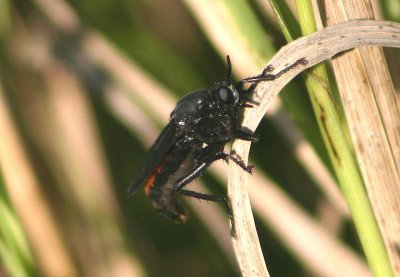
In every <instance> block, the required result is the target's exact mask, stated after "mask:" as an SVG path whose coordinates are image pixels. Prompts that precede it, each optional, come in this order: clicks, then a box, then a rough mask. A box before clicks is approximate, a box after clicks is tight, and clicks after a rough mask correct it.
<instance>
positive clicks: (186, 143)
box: [128, 56, 306, 237]
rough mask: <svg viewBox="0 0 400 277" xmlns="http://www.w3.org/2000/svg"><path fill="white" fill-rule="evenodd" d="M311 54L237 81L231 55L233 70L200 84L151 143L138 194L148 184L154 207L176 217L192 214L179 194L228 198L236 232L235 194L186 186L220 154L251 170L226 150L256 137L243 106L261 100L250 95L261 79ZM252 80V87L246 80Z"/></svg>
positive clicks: (133, 190) (179, 220)
mask: <svg viewBox="0 0 400 277" xmlns="http://www.w3.org/2000/svg"><path fill="white" fill-rule="evenodd" d="M305 63H306V60H305V59H300V60H298V61H297V62H295V63H293V64H291V65H290V66H288V67H286V68H285V69H283V70H282V71H280V72H279V73H277V74H268V72H269V71H271V70H272V67H271V66H269V67H267V68H266V69H265V70H264V71H263V73H262V74H261V75H259V76H256V77H250V78H247V79H243V80H242V81H239V82H238V83H236V84H234V83H233V82H232V80H231V79H230V75H231V68H232V66H231V62H230V59H229V56H227V66H228V74H227V78H224V79H222V80H220V81H218V82H216V83H214V84H213V85H212V86H211V87H210V88H202V89H198V90H195V91H193V92H190V93H188V94H187V95H185V96H183V97H182V98H181V99H180V100H179V101H178V103H177V104H176V107H175V109H174V110H173V111H172V113H171V115H170V121H169V123H168V124H167V126H166V127H165V128H164V130H163V131H162V132H161V134H160V136H159V137H158V138H157V140H156V141H155V142H154V144H153V146H152V147H151V148H150V150H149V152H148V153H147V156H146V157H145V159H144V162H143V164H142V165H141V167H140V168H139V170H138V172H137V174H136V177H135V178H134V179H133V181H132V183H131V184H130V186H129V189H128V194H129V196H133V195H134V194H135V193H136V192H137V191H138V189H139V188H140V187H142V186H144V190H145V193H146V194H147V196H148V197H149V198H150V199H151V200H152V203H153V205H154V207H155V208H156V209H157V210H158V211H159V212H160V213H162V214H163V215H165V216H166V217H168V218H169V219H171V220H172V221H174V222H176V223H184V222H185V221H186V220H187V218H188V215H187V213H186V211H185V209H184V208H183V207H182V205H181V203H180V202H179V201H178V199H177V195H178V194H180V195H184V196H189V197H194V198H197V199H203V200H208V201H215V202H220V203H222V204H224V206H225V208H226V210H227V213H228V216H229V218H230V220H231V226H232V228H231V234H232V236H234V237H235V236H236V234H235V223H234V217H233V213H232V209H231V204H230V200H229V198H228V197H227V196H224V195H210V194H204V193H200V192H196V191H192V190H187V189H185V186H186V185H187V184H189V183H190V182H191V181H193V180H194V179H195V178H197V177H198V176H199V175H201V174H202V173H203V172H204V170H206V168H207V167H209V166H210V165H211V164H212V163H213V162H214V161H217V160H225V161H227V160H231V161H233V162H234V163H236V164H237V165H238V166H240V167H241V168H242V169H243V170H245V171H246V172H248V173H251V172H252V168H253V167H252V166H248V165H246V164H245V163H244V162H243V161H242V160H241V159H240V157H235V156H234V155H231V154H229V153H225V152H224V148H225V145H226V144H227V143H228V142H230V141H232V140H233V139H242V140H247V141H256V140H257V136H256V135H255V134H254V133H252V132H250V131H249V130H246V129H241V128H240V119H241V117H240V114H241V110H242V109H243V108H246V107H252V104H256V103H255V102H254V101H253V100H250V98H249V97H248V96H247V95H248V93H249V92H250V91H252V90H253V89H254V87H255V86H256V85H257V83H258V82H260V81H263V80H273V79H275V78H277V77H279V76H280V75H281V74H283V73H285V72H287V71H288V70H290V69H291V68H293V67H295V66H297V65H299V64H305ZM247 82H248V83H252V85H251V86H250V87H249V88H248V89H247V90H246V89H244V83H247Z"/></svg>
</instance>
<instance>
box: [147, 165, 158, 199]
mask: <svg viewBox="0 0 400 277" xmlns="http://www.w3.org/2000/svg"><path fill="white" fill-rule="evenodd" d="M161 168H162V164H159V165H158V166H157V167H156V169H155V170H154V172H153V173H152V174H151V175H150V177H149V179H147V181H146V183H145V184H144V192H145V193H146V195H147V196H150V192H151V189H152V188H153V187H154V186H155V183H154V182H155V180H156V177H157V175H158V174H159V173H160V172H161Z"/></svg>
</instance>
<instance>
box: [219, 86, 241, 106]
mask: <svg viewBox="0 0 400 277" xmlns="http://www.w3.org/2000/svg"><path fill="white" fill-rule="evenodd" d="M218 97H219V99H220V100H221V101H222V102H225V103H228V104H232V103H236V102H237V101H238V100H239V94H238V93H237V91H236V90H233V91H232V90H231V89H230V88H228V87H221V88H219V89H218Z"/></svg>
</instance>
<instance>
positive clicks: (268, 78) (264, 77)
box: [240, 58, 308, 84]
mask: <svg viewBox="0 0 400 277" xmlns="http://www.w3.org/2000/svg"><path fill="white" fill-rule="evenodd" d="M306 64H308V61H307V60H306V59H305V58H301V59H298V60H297V61H295V62H294V63H292V64H291V65H289V66H287V67H285V68H284V69H282V70H281V71H279V72H278V73H276V74H268V72H270V71H271V70H273V67H272V66H271V65H269V66H267V67H266V68H265V69H264V70H263V72H262V73H261V74H260V75H258V76H254V77H249V78H246V79H243V80H242V81H240V82H243V83H255V84H257V83H258V82H260V81H271V80H275V79H276V78H278V77H279V76H281V75H282V74H284V73H286V72H288V71H290V70H292V69H293V68H295V67H297V66H299V65H306Z"/></svg>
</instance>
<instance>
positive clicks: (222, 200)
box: [178, 189, 237, 238]
mask: <svg viewBox="0 0 400 277" xmlns="http://www.w3.org/2000/svg"><path fill="white" fill-rule="evenodd" d="M178 192H179V193H180V194H182V195H184V196H188V197H193V198H196V199H202V200H207V201H213V202H219V203H222V204H224V206H225V209H226V212H227V214H228V217H229V220H230V221H231V236H232V237H234V238H237V236H236V224H235V217H234V216H233V211H232V205H231V201H230V200H229V198H228V197H226V196H223V195H211V194H205V193H200V192H196V191H192V190H186V189H181V190H179V191H178Z"/></svg>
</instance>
